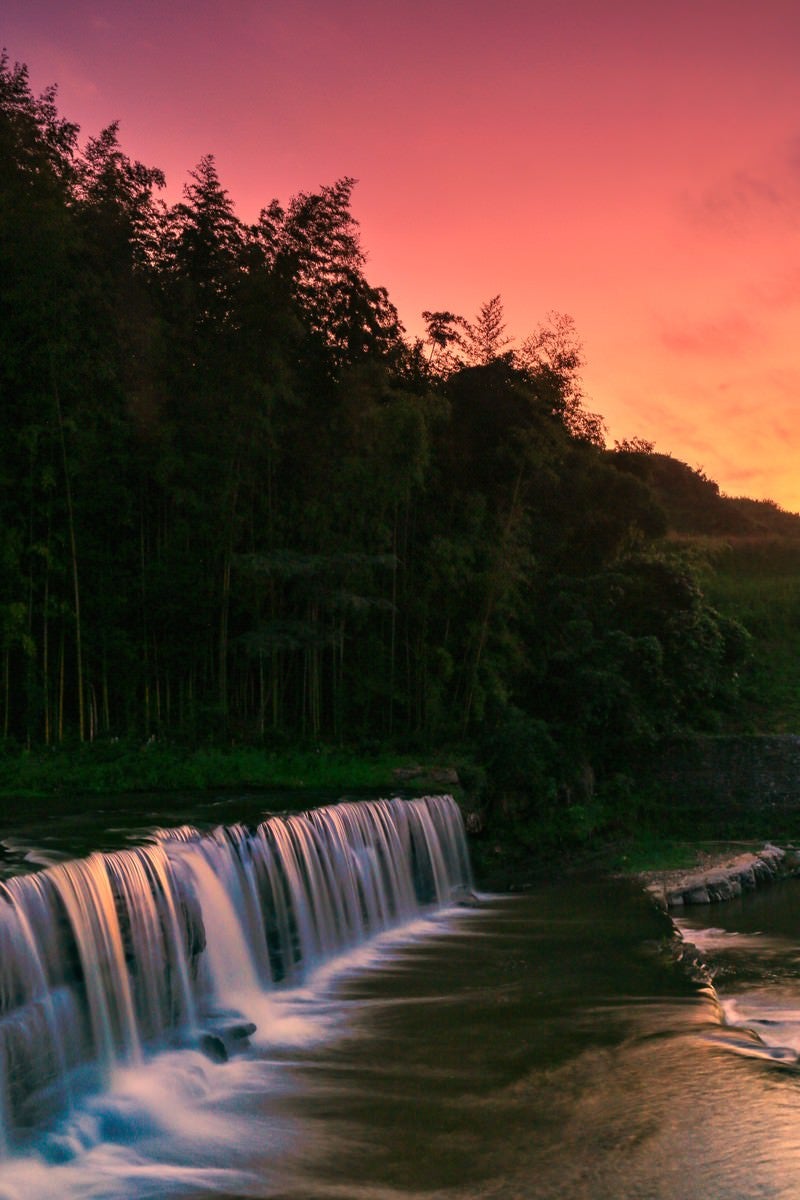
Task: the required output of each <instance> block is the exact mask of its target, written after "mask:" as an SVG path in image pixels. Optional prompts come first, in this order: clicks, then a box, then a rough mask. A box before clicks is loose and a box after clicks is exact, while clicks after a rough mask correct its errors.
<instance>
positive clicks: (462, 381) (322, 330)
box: [0, 57, 742, 746]
mask: <svg viewBox="0 0 800 1200" xmlns="http://www.w3.org/2000/svg"><path fill="white" fill-rule="evenodd" d="M78 134H79V131H78V129H77V128H76V127H75V126H74V125H72V124H71V123H70V122H69V121H68V120H66V119H64V118H63V117H61V116H60V114H59V112H58V109H57V104H56V94H55V91H54V90H50V91H48V92H46V93H44V94H43V95H42V96H38V97H37V96H34V95H33V94H32V92H31V90H30V86H29V80H28V74H27V71H26V69H25V67H24V66H19V65H14V66H12V65H11V64H10V62H9V61H8V59H7V58H6V57H4V58H3V59H2V63H1V64H0V405H2V443H1V444H0V655H1V656H2V657H1V659H0V678H1V684H2V686H1V688H0V729H1V730H2V734H3V735H4V737H5V738H7V739H13V740H15V741H16V742H17V743H20V744H42V743H43V744H54V743H58V742H63V741H65V740H72V739H81V740H89V739H97V738H101V737H127V736H136V737H141V738H143V739H144V738H148V737H150V736H156V737H168V738H176V739H178V738H185V739H195V740H197V739H212V740H213V739H219V740H224V739H238V740H242V741H248V742H257V741H260V740H269V739H270V738H304V739H307V740H325V741H329V742H347V743H350V744H360V743H369V742H370V741H376V742H377V741H381V742H386V741H391V742H394V743H397V744H399V743H403V742H405V743H408V744H409V745H411V744H430V743H432V742H437V741H441V740H442V739H447V738H458V737H462V736H464V735H470V734H474V733H475V731H476V730H480V729H487V728H490V727H497V724H498V721H501V722H502V720H506V722H507V721H508V720H509V719H511V718H510V717H509V714H511V717H513V718H514V719H516V717H518V716H520V714H521V719H524V720H525V721H527V722H528V726H527V728H528V730H529V731H530V729H535V730H538V731H539V732H540V733H541V736H542V738H543V739H544V740H545V742H546V744H547V745H548V746H550V745H551V744H553V745H555V744H559V745H561V746H567V745H569V744H571V743H572V742H575V743H576V744H577V743H580V744H581V745H583V746H585V745H587V744H591V743H592V741H593V740H594V741H595V742H598V741H599V739H605V742H606V743H607V744H613V742H614V739H615V738H616V739H619V738H620V737H625V736H628V734H629V733H630V732H631V731H638V732H641V731H642V730H645V731H646V730H658V729H664V728H668V727H676V726H680V725H682V724H686V723H692V722H697V721H703V720H707V719H709V714H713V713H714V712H715V711H717V710H718V709H719V708H720V707H721V706H724V704H725V703H726V702H727V701H728V700H729V698H730V696H731V695H732V689H733V687H734V669H735V666H736V662H737V660H738V658H739V657H740V656H741V652H742V634H741V631H739V630H738V629H736V628H735V627H734V626H733V625H732V624H731V623H730V622H726V621H725V620H724V619H723V618H721V617H720V616H719V615H718V614H717V613H715V612H713V610H711V609H710V608H709V607H708V606H707V605H706V603H705V601H704V600H703V597H702V594H701V593H700V591H699V589H698V587H697V585H696V581H695V580H694V578H693V577H692V575H691V573H690V572H689V571H688V569H687V568H686V566H685V565H684V564H683V563H681V562H680V561H678V560H676V559H675V558H674V556H673V557H671V556H670V555H669V554H668V553H667V552H666V551H665V550H664V548H663V546H662V544H661V543H660V542H659V538H660V536H661V535H662V534H663V532H664V518H663V513H662V511H661V510H660V508H659V506H658V504H657V503H656V502H655V500H654V498H653V495H652V494H651V492H650V491H649V490H648V488H647V487H646V485H645V484H644V483H643V482H641V481H640V480H639V479H637V478H636V477H635V476H634V475H633V474H631V473H630V472H626V471H624V470H622V469H620V465H619V463H618V462H617V457H618V456H616V455H615V454H614V452H610V451H607V450H605V449H604V446H603V428H602V421H601V419H600V418H599V417H597V416H596V415H595V414H592V413H591V412H589V411H587V409H586V408H585V406H584V403H583V398H582V396H581V392H580V383H579V369H580V350H579V346H578V343H577V340H576V338H575V333H574V329H573V327H572V324H571V322H570V320H569V319H568V318H566V317H563V316H553V315H551V316H550V317H548V318H546V319H545V320H544V321H543V323H542V324H541V325H540V326H539V328H538V329H537V330H535V331H534V332H533V333H532V334H531V335H530V336H529V337H528V338H527V339H525V340H524V341H522V343H521V345H520V346H519V348H518V349H511V348H510V343H509V342H508V341H507V339H506V335H505V327H504V322H503V313H502V304H501V302H500V300H499V298H498V297H495V298H494V299H493V300H490V301H488V302H487V303H486V304H484V305H483V306H482V308H481V309H480V311H479V313H478V315H477V317H476V318H475V319H474V320H473V321H468V320H465V319H463V318H461V317H459V316H457V315H456V314H453V313H450V312H427V313H425V314H423V315H424V319H425V323H426V325H425V327H426V330H427V333H426V336H425V337H423V338H418V339H413V340H412V339H409V338H407V337H406V335H405V331H404V330H403V328H402V326H401V324H400V321H399V319H398V314H397V312H396V311H395V309H394V307H393V305H392V303H391V301H390V299H389V297H388V295H387V293H386V291H385V290H384V289H382V288H380V287H375V286H373V285H372V284H371V283H370V282H368V279H367V275H366V259H365V254H364V252H363V250H362V247H361V243H360V240H359V230H358V226H357V223H356V221H355V219H354V217H353V215H352V212H351V194H352V189H353V186H354V181H353V180H351V179H349V178H343V179H340V180H338V181H337V182H334V183H333V184H331V185H326V186H323V187H321V188H320V189H319V190H318V191H317V192H314V193H301V194H299V195H297V196H295V197H294V198H292V199H291V200H289V201H288V202H287V203H286V204H285V206H282V205H281V204H279V203H278V202H277V201H272V202H271V203H270V204H268V205H267V206H266V207H265V208H264V209H263V211H262V212H261V214H260V217H259V219H258V221H257V222H256V223H255V224H251V225H248V224H245V223H243V222H242V221H240V220H239V219H238V218H237V216H236V214H235V211H234V206H233V204H232V202H231V200H230V198H229V196H228V194H227V193H226V191H225V189H224V188H223V186H222V184H221V182H220V179H219V177H218V174H217V169H216V166H215V162H214V159H213V157H210V156H209V157H207V158H204V159H203V160H202V161H201V162H200V164H199V165H198V166H197V168H196V169H195V170H194V171H193V172H192V173H191V174H190V176H189V183H188V185H187V186H186V188H185V191H184V196H183V199H182V200H181V202H180V203H177V204H174V205H171V206H170V205H167V204H166V203H164V202H163V201H162V200H161V198H160V192H161V188H162V186H163V184H164V179H163V177H162V175H161V173H160V172H159V171H158V170H157V169H151V168H148V167H145V166H143V165H142V164H141V163H139V162H135V161H131V160H130V159H129V158H128V156H127V155H126V154H125V153H124V151H123V149H122V148H121V146H120V142H119V137H118V130H117V127H116V126H115V125H110V126H109V127H108V128H107V129H105V130H104V131H102V132H101V133H100V134H99V135H98V136H96V137H92V138H89V139H88V140H87V141H86V143H85V144H83V145H81V144H80V143H79V138H78ZM531 723H532V724H531ZM512 724H513V720H512Z"/></svg>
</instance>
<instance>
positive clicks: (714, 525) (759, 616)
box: [610, 450, 800, 733]
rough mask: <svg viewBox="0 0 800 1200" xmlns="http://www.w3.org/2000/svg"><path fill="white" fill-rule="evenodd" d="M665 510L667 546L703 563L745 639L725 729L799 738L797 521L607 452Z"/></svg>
mask: <svg viewBox="0 0 800 1200" xmlns="http://www.w3.org/2000/svg"><path fill="white" fill-rule="evenodd" d="M610 458H611V459H612V461H613V462H614V465H615V466H616V467H617V468H618V469H619V470H621V471H624V472H626V473H628V474H631V475H634V476H635V477H636V478H637V479H639V480H641V481H642V482H643V483H644V484H645V485H646V486H647V487H648V488H649V489H650V490H651V492H652V493H653V494H654V496H655V497H656V499H657V501H658V503H659V505H660V506H661V508H662V509H663V510H664V513H665V515H666V519H667V525H668V528H669V531H670V533H669V536H670V538H671V540H672V541H673V543H676V544H678V545H682V546H684V547H687V548H689V549H690V550H692V551H693V554H694V556H695V557H696V558H697V560H698V561H699V562H700V563H701V564H702V566H701V569H702V579H703V586H704V590H705V592H706V595H707V597H708V599H709V600H710V602H711V603H712V604H713V605H714V606H715V607H716V608H718V609H719V610H720V611H721V612H723V613H724V614H725V615H726V616H729V617H733V618H735V619H736V620H737V621H740V622H741V624H742V625H744V627H745V628H746V629H747V631H748V633H749V634H750V636H751V643H750V653H749V656H748V659H747V661H746V663H745V664H744V666H743V668H742V672H741V677H742V678H741V685H742V686H741V704H740V705H739V707H738V708H737V710H736V713H735V714H734V715H731V716H730V717H729V718H728V722H727V724H728V726H729V727H730V728H731V729H732V730H741V731H743V732H754V733H795V732H797V731H798V730H800V515H798V514H797V513H790V512H785V511H784V510H783V509H781V508H779V507H778V505H777V504H774V503H773V502H772V501H770V500H750V499H747V498H746V497H731V496H725V495H723V494H722V493H721V492H720V490H719V486H718V484H717V483H715V482H714V480H712V479H709V478H707V476H706V475H705V474H704V473H703V472H702V471H698V470H694V469H693V468H692V467H690V466H688V465H687V464H686V463H684V462H681V461H680V460H678V459H676V458H672V457H671V456H670V455H667V454H656V453H648V452H645V451H635V450H618V451H613V452H610Z"/></svg>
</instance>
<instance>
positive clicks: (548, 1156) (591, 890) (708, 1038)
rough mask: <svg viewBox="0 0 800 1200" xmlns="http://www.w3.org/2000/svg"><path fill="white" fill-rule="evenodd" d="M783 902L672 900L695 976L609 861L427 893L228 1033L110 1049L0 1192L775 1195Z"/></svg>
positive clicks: (799, 989)
mask: <svg viewBox="0 0 800 1200" xmlns="http://www.w3.org/2000/svg"><path fill="white" fill-rule="evenodd" d="M219 803H220V805H221V806H223V807H225V813H224V817H221V818H220V819H226V820H227V819H230V812H229V808H228V806H229V804H230V803H232V802H231V801H229V800H223V801H220V802H219ZM176 816H177V810H176ZM147 819H149V818H148V817H147V816H146V817H145V821H146V820H147ZM180 819H184V818H183V817H180ZM213 819H214V815H213V813H212V814H211V820H212V821H213ZM162 820H163V813H162V814H160V815H159V823H161V822H162ZM79 823H80V822H78V824H79ZM135 827H136V821H128V820H126V821H124V822H121V823H120V822H118V823H117V824H116V825H115V824H114V822H113V821H110V822H109V829H108V830H106V831H105V832H104V833H102V834H101V833H99V832H98V833H97V836H98V838H99V839H100V840H101V841H103V839H107V840H113V837H114V836H115V835H114V833H113V830H114V829H117V830H119V829H123V830H124V837H127V836H128V835H129V834H131V836H133V834H132V831H133V830H134V829H135ZM51 835H52V837H53V838H54V840H53V841H52V842H50V843H47V845H49V846H50V849H51V850H52V851H53V853H55V854H56V855H58V854H61V853H67V852H69V851H68V850H67V849H66V846H67V843H68V842H69V843H70V845H71V844H73V843H74V842H77V841H78V840H79V838H78V837H77V836H76V831H75V830H73V831H72V833H69V834H68V836H67V837H66V838H65V839H64V840H63V841H62V842H61V843H59V842H58V839H57V836H56V834H55V832H53V830H52V827H51ZM14 836H17V837H19V839H20V841H21V842H24V841H25V838H26V837H29V836H30V829H29V830H28V832H27V833H26V834H25V835H24V836H21V835H20V834H19V831H18V832H17V834H15V835H14ZM87 836H88V835H87V832H86V830H85V829H84V830H83V831H82V832H81V833H80V837H81V838H86V837H87ZM70 839H72V841H71V842H70ZM37 845H39V848H41V843H38V842H37ZM20 852H21V851H20ZM799 917H800V884H798V883H795V882H789V883H785V884H782V885H780V886H776V887H774V888H772V889H769V890H766V891H763V892H759V893H756V894H754V895H750V896H747V897H745V898H743V899H742V900H741V901H735V902H732V903H730V904H727V905H716V906H713V907H711V908H706V909H704V910H697V912H696V915H694V916H690V917H687V918H685V919H684V920H683V921H682V931H683V935H684V937H685V938H686V939H687V940H692V941H694V942H696V943H697V944H698V945H699V946H700V947H701V951H702V954H703V956H704V959H705V960H706V962H707V963H708V967H709V972H708V978H709V979H710V980H711V983H710V984H709V983H706V982H703V980H702V978H699V977H698V978H692V976H691V974H690V972H689V970H688V968H687V967H685V966H682V965H679V964H677V963H676V962H675V960H674V957H673V955H672V954H671V953H670V950H669V939H670V935H671V934H672V925H671V923H670V922H669V921H668V919H667V918H666V917H665V916H663V915H662V914H660V913H658V912H656V911H655V910H654V909H653V908H652V907H651V906H650V904H649V902H648V901H646V900H645V898H644V897H643V896H642V895H641V894H640V893H639V891H638V889H637V888H636V887H635V886H633V885H631V884H628V883H626V882H624V881H618V880H604V879H582V880H579V881H576V880H569V881H565V882H563V883H559V884H548V885H544V886H542V887H541V888H539V889H537V890H536V891H534V892H531V893H529V894H525V895H523V896H505V897H483V898H482V901H481V904H480V907H479V908H477V909H467V910H465V909H460V910H455V909H450V910H445V911H444V912H442V913H438V914H434V915H430V916H428V917H427V918H425V919H423V920H419V921H416V922H414V923H413V924H412V925H410V926H408V927H406V928H405V929H403V930H400V931H398V932H396V933H392V934H389V935H385V936H384V937H383V938H381V939H379V940H378V942H377V944H375V945H373V946H372V947H363V948H361V949H358V950H356V951H354V952H353V953H351V954H350V955H349V956H348V957H345V958H343V959H340V960H339V961H338V962H337V963H335V964H333V965H332V966H331V967H329V968H326V969H324V970H323V971H322V972H320V973H318V974H317V975H316V976H315V977H314V978H312V979H311V980H309V981H308V983H307V985H306V986H304V987H302V988H297V989H294V991H291V992H286V993H285V994H283V995H282V996H281V997H279V998H278V999H277V1000H276V1001H275V1002H274V1005H273V1010H272V1017H273V1025H272V1032H271V1035H270V1037H269V1038H268V1039H266V1040H265V1041H263V1042H260V1043H259V1044H258V1045H257V1046H256V1047H255V1048H254V1049H253V1051H252V1052H251V1053H250V1054H249V1055H247V1056H243V1057H240V1058H236V1059H232V1060H231V1061H230V1062H227V1063H222V1064H215V1063H211V1062H209V1061H207V1060H206V1059H203V1058H202V1057H201V1056H199V1055H196V1056H193V1055H189V1054H188V1053H187V1052H185V1051H182V1052H181V1053H180V1054H171V1053H169V1052H167V1053H163V1054H160V1055H158V1056H156V1057H155V1058H154V1059H153V1060H152V1061H150V1062H148V1063H147V1064H146V1065H145V1066H144V1067H137V1068H136V1069H129V1070H126V1071H120V1072H119V1073H118V1075H117V1076H116V1077H115V1079H114V1080H113V1081H112V1086H111V1089H110V1090H109V1092H108V1093H106V1094H105V1095H103V1096H101V1097H98V1098H96V1099H95V1100H94V1101H92V1102H87V1103H86V1104H85V1105H84V1106H83V1107H82V1108H81V1109H80V1110H79V1111H78V1112H77V1113H75V1114H73V1115H72V1117H71V1118H70V1120H71V1122H72V1125H71V1128H70V1133H71V1135H72V1137H73V1144H74V1143H75V1142H77V1143H79V1144H80V1143H81V1137H82V1138H83V1143H82V1144H83V1145H84V1149H83V1150H82V1151H80V1152H78V1153H77V1154H75V1155H74V1157H72V1158H71V1159H70V1160H69V1161H66V1162H63V1163H60V1162H55V1161H52V1160H47V1159H46V1158H45V1157H43V1153H42V1151H41V1150H37V1151H34V1152H32V1153H30V1154H26V1155H23V1156H19V1157H16V1158H14V1157H11V1158H8V1159H7V1160H6V1161H5V1162H3V1163H0V1200H47V1198H50V1197H52V1198H53V1200H56V1198H59V1200H60V1198H62V1197H63V1198H65V1200H79V1198H83V1197H94V1198H102V1200H138V1198H140V1197H154V1198H155V1197H164V1196H172V1195H175V1196H184V1197H189V1198H190V1200H201V1197H210V1196H216V1197H218V1198H219V1200H244V1197H270V1198H272V1200H528V1198H530V1200H539V1198H541V1200H546V1198H555V1197H559V1198H561V1197H563V1198H565V1200H566V1198H569V1200H690V1198H693V1197H703V1198H704V1200H750V1198H753V1200H755V1198H757V1197H758V1198H765V1197H770V1198H777V1197H781V1198H786V1200H797V1198H798V1197H800V1072H799V1071H798V1067H797V1050H798V1048H800V947H798V939H797V929H798V918H799Z"/></svg>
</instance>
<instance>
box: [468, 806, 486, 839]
mask: <svg viewBox="0 0 800 1200" xmlns="http://www.w3.org/2000/svg"><path fill="white" fill-rule="evenodd" d="M464 828H465V829H466V831H467V833H469V834H472V835H473V836H474V835H475V834H478V833H483V817H482V816H481V814H480V813H479V812H468V813H467V815H466V817H465V818H464Z"/></svg>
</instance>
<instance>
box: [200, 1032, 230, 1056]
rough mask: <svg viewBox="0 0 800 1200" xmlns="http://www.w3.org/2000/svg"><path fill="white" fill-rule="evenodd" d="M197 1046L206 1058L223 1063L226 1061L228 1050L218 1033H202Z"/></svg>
mask: <svg viewBox="0 0 800 1200" xmlns="http://www.w3.org/2000/svg"><path fill="white" fill-rule="evenodd" d="M198 1046H199V1047H200V1050H201V1051H202V1053H203V1054H205V1056H206V1058H210V1059H211V1061H212V1062H216V1063H224V1062H227V1061H228V1051H227V1050H226V1049H225V1043H224V1042H223V1040H222V1038H221V1037H220V1036H219V1035H218V1034H216V1033H204V1034H202V1036H201V1037H200V1040H199V1042H198Z"/></svg>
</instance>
